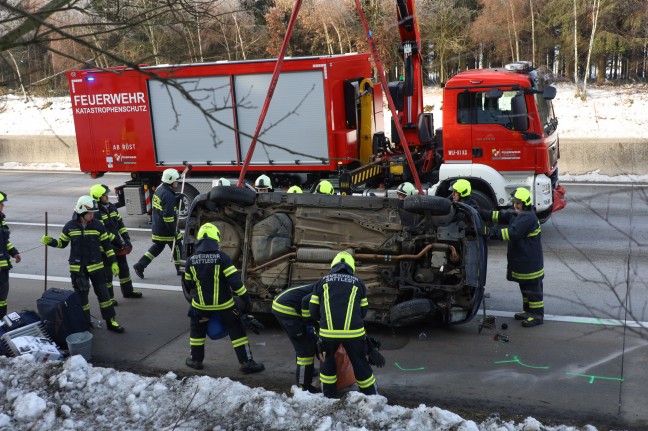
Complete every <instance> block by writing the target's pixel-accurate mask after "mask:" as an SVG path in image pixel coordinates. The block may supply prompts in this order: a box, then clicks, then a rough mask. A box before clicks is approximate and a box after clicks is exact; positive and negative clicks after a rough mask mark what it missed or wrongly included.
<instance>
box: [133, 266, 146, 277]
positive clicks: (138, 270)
mask: <svg viewBox="0 0 648 431" xmlns="http://www.w3.org/2000/svg"><path fill="white" fill-rule="evenodd" d="M133 270H134V271H135V274H137V276H138V277H139V278H144V265H142V264H141V263H139V262H137V263H136V264H135V265H133Z"/></svg>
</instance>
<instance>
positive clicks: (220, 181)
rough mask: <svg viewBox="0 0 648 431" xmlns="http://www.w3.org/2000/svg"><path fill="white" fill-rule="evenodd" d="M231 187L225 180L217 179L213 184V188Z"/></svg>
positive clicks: (228, 181)
mask: <svg viewBox="0 0 648 431" xmlns="http://www.w3.org/2000/svg"><path fill="white" fill-rule="evenodd" d="M231 185H232V183H231V182H230V180H228V179H227V178H219V179H217V180H216V181H215V182H214V184H213V187H216V186H222V187H229V186H231Z"/></svg>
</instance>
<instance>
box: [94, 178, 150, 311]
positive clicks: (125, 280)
mask: <svg viewBox="0 0 648 431" xmlns="http://www.w3.org/2000/svg"><path fill="white" fill-rule="evenodd" d="M109 192H110V189H109V188H108V186H106V185H104V184H95V185H94V186H92V187H90V196H92V198H93V199H94V200H95V202H97V206H98V207H99V211H98V213H97V214H98V217H96V218H98V219H99V221H101V222H102V223H103V225H104V227H105V228H106V230H107V231H108V235H109V236H110V242H111V243H112V245H113V247H114V249H115V256H116V259H117V265H118V266H119V285H120V286H121V291H122V295H123V297H124V298H141V297H142V292H140V291H138V290H134V289H133V280H132V279H131V275H130V270H129V269H128V261H127V259H126V255H127V254H128V253H130V252H131V250H132V249H133V245H132V244H131V240H130V235H129V234H128V230H127V229H126V226H124V221H123V220H122V217H121V215H120V214H119V211H118V210H117V207H116V206H115V205H114V204H112V203H111V202H110V197H109V196H108V193H109ZM108 263H109V262H104V270H105V273H106V286H107V287H108V293H109V294H110V299H112V301H113V306H117V301H115V292H114V290H113V283H112V278H113V275H112V270H111V269H110V265H108Z"/></svg>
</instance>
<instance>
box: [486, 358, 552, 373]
mask: <svg viewBox="0 0 648 431" xmlns="http://www.w3.org/2000/svg"><path fill="white" fill-rule="evenodd" d="M510 362H514V363H518V364H520V365H522V366H523V367H527V368H536V369H539V370H548V369H549V367H548V366H534V365H527V364H525V363H524V362H522V361H520V358H518V357H517V356H513V359H511V360H508V361H495V363H496V364H507V363H510Z"/></svg>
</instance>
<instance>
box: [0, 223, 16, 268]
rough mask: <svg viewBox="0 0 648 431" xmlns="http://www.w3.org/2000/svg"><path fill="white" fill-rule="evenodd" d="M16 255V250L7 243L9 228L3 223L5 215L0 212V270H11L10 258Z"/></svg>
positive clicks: (9, 242)
mask: <svg viewBox="0 0 648 431" xmlns="http://www.w3.org/2000/svg"><path fill="white" fill-rule="evenodd" d="M17 254H19V253H18V250H17V249H16V247H14V246H13V244H11V241H9V226H7V223H6V222H5V215H4V213H1V212H0V270H3V269H11V267H12V266H11V258H12V257H14V256H15V255H17Z"/></svg>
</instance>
